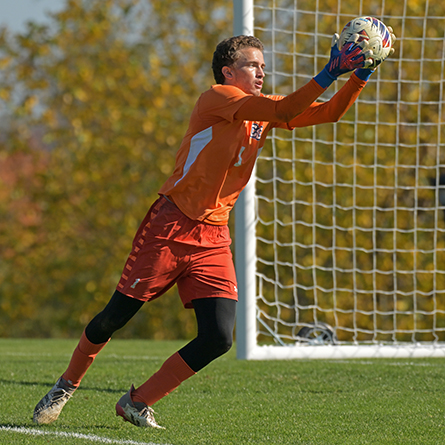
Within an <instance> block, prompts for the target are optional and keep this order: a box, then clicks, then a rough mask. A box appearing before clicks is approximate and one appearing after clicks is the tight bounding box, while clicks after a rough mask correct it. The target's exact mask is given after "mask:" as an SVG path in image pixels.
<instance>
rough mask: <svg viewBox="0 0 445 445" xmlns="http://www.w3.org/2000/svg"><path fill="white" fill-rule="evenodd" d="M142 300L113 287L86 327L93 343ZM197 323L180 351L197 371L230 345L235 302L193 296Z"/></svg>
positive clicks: (103, 339) (117, 326)
mask: <svg viewBox="0 0 445 445" xmlns="http://www.w3.org/2000/svg"><path fill="white" fill-rule="evenodd" d="M143 304H144V302H143V301H140V300H136V299H134V298H130V297H127V296H126V295H124V294H122V293H120V292H118V291H116V292H115V293H114V295H113V297H112V298H111V300H110V301H109V303H108V304H107V306H106V307H105V309H104V310H103V311H102V312H100V313H99V314H97V315H96V316H95V317H94V318H93V319H92V320H91V322H90V323H89V324H88V326H87V327H86V329H85V335H86V336H87V338H88V340H89V341H90V342H92V343H94V344H100V343H104V342H106V341H107V340H108V339H109V338H110V337H111V336H112V335H113V333H114V332H116V331H117V330H118V329H120V328H122V327H123V326H124V325H125V324H126V323H127V322H128V321H129V320H130V319H131V318H132V317H133V315H135V314H136V312H137V311H138V310H139V309H140V308H141V306H142V305H143ZM193 308H194V310H195V314H196V320H197V323H198V335H197V336H196V338H195V339H193V340H192V341H191V342H190V343H188V344H187V345H185V346H184V347H183V348H182V349H181V350H180V351H179V354H180V355H181V357H182V358H183V360H184V361H185V362H186V363H187V364H188V365H189V366H190V368H191V369H192V370H193V371H195V372H198V371H199V370H200V369H202V368H204V366H206V365H208V364H209V363H210V362H211V361H212V360H215V359H216V358H218V357H219V356H221V355H223V354H224V353H226V352H227V351H228V350H229V349H230V347H231V346H232V338H233V337H232V336H233V327H234V325H235V309H236V302H235V301H234V300H229V299H228V298H204V299H200V300H193Z"/></svg>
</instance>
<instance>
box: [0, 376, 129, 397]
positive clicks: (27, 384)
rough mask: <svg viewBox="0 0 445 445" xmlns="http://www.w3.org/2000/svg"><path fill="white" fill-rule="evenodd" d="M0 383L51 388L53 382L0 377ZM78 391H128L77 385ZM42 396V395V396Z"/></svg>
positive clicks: (112, 392)
mask: <svg viewBox="0 0 445 445" xmlns="http://www.w3.org/2000/svg"><path fill="white" fill-rule="evenodd" d="M0 384H7V385H20V386H41V387H43V388H49V389H51V388H52V387H53V386H54V384H55V382H50V383H42V382H24V381H20V380H6V379H0ZM78 391H81V392H83V391H97V392H105V393H110V394H121V395H122V394H123V393H126V392H127V391H128V388H122V389H111V388H103V387H98V386H94V387H93V386H81V387H79V389H78ZM42 397H43V396H42Z"/></svg>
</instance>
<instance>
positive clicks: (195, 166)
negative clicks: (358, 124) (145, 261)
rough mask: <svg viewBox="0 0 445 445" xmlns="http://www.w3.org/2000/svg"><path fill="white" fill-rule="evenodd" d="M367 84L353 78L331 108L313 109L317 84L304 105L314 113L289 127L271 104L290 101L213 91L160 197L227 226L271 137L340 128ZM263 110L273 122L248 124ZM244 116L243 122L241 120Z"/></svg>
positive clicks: (200, 104) (199, 108)
mask: <svg viewBox="0 0 445 445" xmlns="http://www.w3.org/2000/svg"><path fill="white" fill-rule="evenodd" d="M365 84H366V82H364V81H362V80H360V79H359V78H358V77H357V76H355V75H352V76H351V78H350V79H349V80H348V82H347V83H346V84H345V85H344V86H343V88H341V89H340V90H339V92H338V93H337V94H336V95H335V96H333V97H332V99H331V100H330V101H329V102H325V103H317V102H313V103H311V102H312V101H313V100H314V99H312V97H313V96H314V97H315V98H316V97H318V96H319V95H320V94H321V93H322V92H323V91H324V90H323V89H322V88H321V87H320V86H319V85H318V84H317V83H316V82H315V81H314V80H311V82H309V84H308V85H307V88H306V89H305V90H304V91H302V92H301V94H300V96H301V97H302V100H303V103H304V100H309V103H308V105H309V106H308V108H306V110H305V111H303V112H302V113H301V114H299V115H298V116H297V117H295V118H293V119H292V120H290V121H289V122H287V123H284V122H280V121H279V120H278V117H277V116H278V115H276V114H275V113H276V111H275V108H274V107H273V106H272V105H273V104H272V103H271V102H270V101H274V102H276V103H277V104H278V102H279V101H280V100H281V99H284V96H264V95H261V97H262V98H263V99H261V98H258V97H255V96H252V95H249V94H246V93H244V92H243V91H242V90H240V89H239V88H237V87H235V86H228V85H214V86H212V87H211V88H210V89H209V90H207V91H206V92H204V93H203V94H202V95H201V96H200V98H199V99H198V101H197V103H196V105H195V107H194V109H193V112H192V115H191V118H190V123H189V127H188V130H187V132H186V134H185V136H184V139H183V141H182V144H181V146H180V148H179V150H178V153H177V155H176V165H175V169H174V172H173V174H172V175H171V176H170V178H169V179H168V180H167V181H166V182H165V184H164V185H163V186H162V187H161V189H160V191H159V194H161V195H165V196H167V197H169V198H170V199H171V200H172V201H173V202H174V203H175V204H176V205H177V207H178V208H179V209H180V210H181V211H182V212H183V213H184V214H185V215H186V216H187V217H189V218H190V219H194V220H198V221H203V222H207V223H210V224H216V225H223V224H227V222H228V219H229V213H230V211H231V210H232V208H233V206H234V205H235V202H236V200H237V198H238V196H239V194H240V193H241V191H242V190H243V188H244V187H245V186H246V184H247V182H248V181H249V178H250V176H251V173H252V170H253V167H254V164H255V161H256V159H257V157H258V155H259V153H260V152H261V149H262V148H263V146H264V142H265V139H266V136H267V133H268V132H269V131H270V130H271V129H272V128H274V127H280V128H287V129H289V130H292V129H293V128H296V127H303V126H309V125H315V124H320V123H325V122H335V121H337V120H338V119H339V118H340V117H341V116H342V115H343V114H344V113H345V112H346V111H347V109H348V108H349V107H350V106H351V104H352V103H353V102H354V101H355V99H356V98H357V96H358V94H359V93H360V91H361V90H362V89H363V87H364V85H365ZM304 88H305V87H303V88H302V89H301V90H303V89H304ZM293 94H294V93H293ZM249 101H250V102H249ZM258 101H259V102H258ZM250 105H251V106H250ZM258 105H261V106H262V105H264V107H263V106H262V107H261V113H260V114H261V116H262V118H263V119H264V118H267V120H262V121H255V120H249V119H248V116H255V114H258ZM249 107H250V108H249ZM264 110H266V111H264ZM241 111H242V113H243V119H241V118H239V114H240V113H241ZM237 113H238V114H237ZM274 119H275V120H274Z"/></svg>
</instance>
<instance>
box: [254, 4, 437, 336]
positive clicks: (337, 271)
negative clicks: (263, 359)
mask: <svg viewBox="0 0 445 445" xmlns="http://www.w3.org/2000/svg"><path fill="white" fill-rule="evenodd" d="M365 5H366V9H365V7H364V3H362V2H360V1H358V2H357V1H348V0H336V1H329V0H316V1H314V0H310V1H309V0H298V1H297V0H295V1H290V0H280V1H278V0H277V1H272V0H255V4H254V18H255V22H254V23H255V26H254V32H255V35H256V36H257V37H259V38H260V39H261V40H262V41H263V43H264V44H265V48H266V50H265V61H266V65H267V68H266V87H265V89H264V90H265V91H267V92H272V93H274V94H289V93H290V92H292V91H294V90H295V89H296V88H299V87H300V86H302V85H304V84H305V83H307V82H308V81H309V80H310V79H311V78H312V77H313V76H314V75H315V74H316V73H318V72H319V71H320V70H321V69H322V68H323V66H324V65H325V64H326V63H327V61H328V55H329V50H330V42H331V38H332V34H333V32H335V31H337V32H339V31H341V29H342V28H343V26H344V25H345V24H346V23H347V22H348V21H349V20H351V19H352V18H354V17H357V16H362V15H371V16H374V17H377V18H379V19H380V20H382V21H383V22H385V23H386V24H387V25H390V26H392V27H393V28H394V32H395V34H396V35H397V43H396V45H395V48H396V52H395V54H394V55H393V57H392V58H391V59H388V60H387V61H385V62H384V64H383V65H381V66H380V67H379V69H378V70H377V72H376V73H374V75H373V76H372V78H371V80H370V81H369V82H368V85H367V86H366V87H365V89H364V91H363V92H362V93H361V95H360V97H359V99H358V100H357V101H356V103H355V104H354V105H353V106H352V107H351V109H350V110H349V111H348V112H347V114H346V115H345V116H344V117H343V118H342V119H341V121H340V122H338V123H336V124H324V125H320V126H315V127H308V128H302V129H296V130H295V131H294V132H289V131H284V130H274V132H273V133H271V135H270V136H269V139H268V141H267V144H266V146H265V147H264V149H263V151H262V155H261V157H260V158H259V159H258V164H257V171H256V174H257V178H256V184H255V187H256V210H255V211H256V240H257V241H256V249H257V264H256V268H257V279H256V286H257V313H258V317H257V319H258V337H257V338H258V343H260V344H261V343H270V342H278V343H281V344H287V343H295V341H296V340H298V333H299V332H300V330H301V328H303V327H305V326H311V325H312V324H314V323H315V324H317V323H320V322H324V323H327V324H328V325H330V326H332V327H333V328H334V329H335V332H336V334H337V337H338V340H339V342H340V343H391V344H394V343H399V342H410V343H413V342H414V343H416V342H439V341H444V340H445V295H444V293H445V222H444V218H445V175H443V174H442V173H443V172H445V151H444V144H445V137H444V136H445V127H444V106H443V104H444V92H443V88H444V80H443V74H444V60H445V58H444V52H445V43H444V42H445V40H444V30H445V3H443V2H434V3H430V2H428V1H425V0H418V1H417V0H402V1H400V0H399V1H395V0H387V1H381V0H379V1H368V2H366V4H365ZM343 77H345V79H343V78H340V79H339V80H338V81H337V82H336V84H335V85H332V86H331V87H330V88H329V89H328V90H327V92H326V93H324V95H323V96H322V97H321V99H320V100H329V98H330V97H332V95H333V94H334V93H335V92H336V91H337V90H338V89H339V88H340V87H341V86H342V85H343V84H344V82H345V81H346V80H347V78H348V77H349V76H348V75H346V76H343Z"/></svg>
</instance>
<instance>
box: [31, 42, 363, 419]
mask: <svg viewBox="0 0 445 445" xmlns="http://www.w3.org/2000/svg"><path fill="white" fill-rule="evenodd" d="M337 39H338V36H337V35H335V36H334V39H333V44H332V48H331V56H330V60H329V62H328V64H327V65H326V67H325V68H324V69H323V70H322V71H321V72H320V73H319V74H318V75H317V76H315V77H314V78H313V79H311V80H310V81H309V82H308V83H307V84H306V85H305V86H303V87H302V88H300V89H299V90H297V91H295V92H293V93H292V94H290V95H289V96H286V97H284V96H268V95H263V94H262V92H261V91H262V88H263V82H264V77H265V73H264V70H265V63H264V57H263V45H262V43H261V42H260V41H259V40H258V39H257V38H255V37H251V36H237V37H232V38H229V39H226V40H224V41H222V42H221V43H219V44H218V46H217V48H216V50H215V52H214V55H213V63H212V69H213V73H214V77H215V81H216V85H214V86H212V87H211V88H210V89H209V90H207V91H206V92H204V93H203V94H202V95H201V96H200V97H199V99H198V101H197V103H196V105H195V108H194V109H193V111H192V114H191V118H190V123H189V127H188V130H187V132H186V134H185V136H184V139H183V141H182V144H181V146H180V147H179V150H178V153H177V156H176V165H175V168H174V171H173V174H172V175H171V176H170V178H169V179H168V180H167V181H166V183H165V184H164V185H163V187H162V188H161V189H160V191H159V195H160V197H159V199H158V200H157V201H156V202H155V203H154V204H153V206H152V207H151V208H150V210H149V211H148V213H147V216H146V217H145V219H144V221H143V222H142V224H141V226H140V228H139V230H138V232H137V233H136V236H135V238H134V241H133V247H132V251H131V253H130V255H129V257H128V260H127V262H126V264H125V267H124V270H123V272H122V276H121V279H120V281H119V284H118V286H117V289H116V291H115V293H114V294H113V296H112V298H111V300H110V301H109V303H108V304H107V306H106V307H105V308H104V309H103V311H102V312H100V313H99V314H98V315H96V316H95V317H94V318H93V319H92V320H91V322H90V323H89V324H88V325H87V326H86V328H85V330H84V332H83V334H82V336H81V338H80V341H79V343H78V345H77V347H76V349H75V350H74V352H73V355H72V358H71V361H70V363H69V365H68V368H67V369H66V371H65V372H64V373H63V374H62V376H61V377H60V378H59V379H58V381H57V383H56V384H55V386H54V387H53V388H52V389H51V390H50V391H49V393H48V394H47V395H46V396H44V397H43V399H42V400H41V401H40V402H39V403H38V404H37V406H36V407H35V410H34V421H35V422H36V423H39V424H46V423H51V422H53V421H54V420H56V419H57V417H58V416H59V414H60V412H61V411H62V408H63V406H64V405H65V403H66V402H67V401H68V400H69V398H70V397H71V396H72V394H73V393H74V391H75V390H76V389H77V388H78V386H79V384H80V382H81V380H82V378H83V376H84V375H85V373H86V371H87V370H88V368H89V366H90V365H91V364H92V362H93V360H94V358H95V357H96V356H97V354H98V353H99V352H100V351H101V350H102V348H103V347H104V346H105V345H106V344H107V342H108V341H109V339H110V337H111V336H112V334H113V333H114V332H115V331H116V330H118V329H120V328H122V327H123V326H124V325H125V324H126V323H127V322H128V321H129V320H130V319H131V318H132V317H133V316H134V315H135V314H136V312H137V311H138V310H139V309H140V308H141V306H142V305H143V304H144V303H145V302H147V301H152V300H154V299H156V298H158V297H160V296H161V295H162V294H163V293H165V292H166V291H167V290H168V289H169V288H170V287H172V286H173V285H174V284H176V285H177V287H178V291H179V295H180V298H181V300H182V303H183V305H184V307H185V308H193V309H194V311H195V314H196V319H197V325H198V333H197V336H196V338H195V339H193V340H192V341H191V342H190V343H188V344H187V345H185V346H184V347H183V348H182V349H180V350H179V351H178V352H176V353H175V354H173V355H172V356H171V357H170V358H168V359H167V360H166V361H165V362H164V364H163V365H162V366H161V368H160V369H159V370H158V371H157V372H156V373H155V374H154V375H152V376H151V377H150V378H149V379H148V380H147V381H146V382H145V383H143V384H142V385H141V386H139V387H138V388H134V387H133V386H131V388H130V390H129V391H128V392H127V393H126V394H124V395H123V396H122V397H121V399H120V400H119V401H118V402H117V404H116V415H119V416H122V417H123V418H124V419H125V420H127V421H129V422H131V423H132V424H134V425H136V426H139V427H154V428H161V427H160V426H159V425H158V423H157V422H156V420H155V418H154V415H153V409H152V408H151V406H152V405H153V404H155V403H156V402H157V401H158V400H160V399H161V398H162V397H164V396H166V395H167V394H169V393H170V392H171V391H173V390H174V389H175V388H176V387H178V386H179V385H180V383H181V382H183V381H184V380H186V379H188V378H189V377H191V376H193V375H194V374H195V373H197V372H198V371H199V370H201V369H202V368H204V367H205V366H206V365H208V364H209V363H210V362H211V361H212V360H214V359H216V358H217V357H219V356H221V355H222V354H224V353H226V352H227V351H228V350H229V349H230V347H231V345H232V334H233V327H234V323H235V308H236V301H237V298H238V295H237V284H236V277H235V270H234V266H233V261H232V255H231V251H230V247H229V246H230V243H231V239H230V234H229V230H228V226H227V222H228V219H229V213H230V211H231V210H232V208H233V206H234V204H235V201H236V200H237V198H238V196H239V194H240V192H241V191H242V190H243V188H244V187H245V185H246V184H247V182H248V180H249V178H250V175H251V172H252V169H253V167H254V164H255V161H256V159H257V157H258V155H259V153H260V151H261V149H262V147H263V145H264V143H265V140H266V136H267V134H268V132H269V131H270V130H271V129H272V128H275V127H279V128H285V129H289V130H293V129H294V128H297V127H305V126H311V125H318V124H323V123H327V122H336V121H338V120H339V119H340V118H341V117H342V116H343V115H344V113H345V112H346V111H347V110H348V108H349V107H350V106H351V105H352V103H353V102H354V101H355V100H356V99H357V97H358V95H359V94H360V92H361V91H362V89H363V87H364V86H365V85H366V81H367V80H368V78H369V76H370V75H371V74H372V71H371V70H369V69H367V68H366V67H367V66H369V64H370V62H369V56H370V54H371V53H370V51H368V50H367V49H366V43H364V42H361V43H356V42H357V39H358V36H357V35H354V36H352V37H351V39H350V41H348V42H347V43H346V44H345V45H344V46H343V48H342V49H341V50H339V49H338V47H337V43H336V42H337ZM351 71H354V73H353V74H352V75H351V76H350V78H349V80H348V81H347V82H346V83H345V85H344V86H343V87H342V88H341V89H340V90H339V91H338V92H337V93H336V94H335V95H334V96H333V97H332V98H331V99H330V100H329V101H328V102H325V103H321V102H315V100H316V99H317V98H318V97H319V96H320V95H321V94H322V93H323V92H324V91H325V90H326V88H327V87H328V86H329V85H330V84H331V83H333V82H334V81H335V79H336V78H337V77H338V76H340V75H342V74H345V73H347V72H351ZM241 298H243V296H242V295H241ZM123 360H124V359H123Z"/></svg>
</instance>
